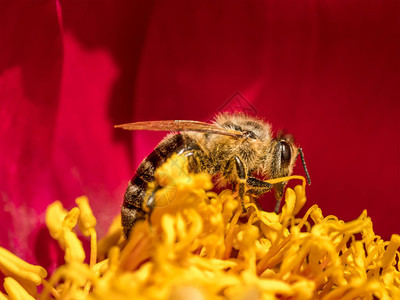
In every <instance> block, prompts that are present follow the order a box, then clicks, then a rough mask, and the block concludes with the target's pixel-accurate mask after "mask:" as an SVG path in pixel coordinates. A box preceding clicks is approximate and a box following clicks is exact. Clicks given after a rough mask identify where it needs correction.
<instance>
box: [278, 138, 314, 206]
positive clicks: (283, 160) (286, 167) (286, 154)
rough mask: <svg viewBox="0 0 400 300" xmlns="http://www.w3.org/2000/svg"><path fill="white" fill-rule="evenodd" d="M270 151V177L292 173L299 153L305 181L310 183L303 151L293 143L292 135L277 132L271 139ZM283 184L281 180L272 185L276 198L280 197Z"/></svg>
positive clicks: (284, 183)
mask: <svg viewBox="0 0 400 300" xmlns="http://www.w3.org/2000/svg"><path fill="white" fill-rule="evenodd" d="M271 151H272V161H271V175H272V176H271V177H272V178H279V177H285V176H290V175H292V173H293V167H294V165H295V162H296V159H297V156H298V155H299V154H300V157H301V161H302V163H303V167H304V171H305V173H306V177H307V182H308V184H311V180H310V175H309V173H308V170H307V167H306V164H305V161H304V156H303V151H302V149H301V148H299V147H297V146H296V145H295V144H294V139H293V136H292V135H289V134H284V133H282V132H280V133H278V135H277V137H276V138H275V139H274V140H272V145H271ZM285 185H286V182H281V183H277V184H275V185H274V188H275V196H276V198H277V199H280V198H282V195H283V189H284V187H285Z"/></svg>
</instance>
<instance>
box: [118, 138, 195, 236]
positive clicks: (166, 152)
mask: <svg viewBox="0 0 400 300" xmlns="http://www.w3.org/2000/svg"><path fill="white" fill-rule="evenodd" d="M196 147H197V148H198V145H197V143H196V141H195V140H194V139H192V138H191V137H189V136H188V135H185V134H174V135H169V136H167V137H166V138H165V139H164V140H163V141H161V143H160V144H159V145H158V146H157V147H156V148H155V149H154V150H153V151H152V152H151V153H150V154H149V156H147V157H146V158H145V159H144V160H143V161H142V162H141V164H140V165H139V167H138V169H137V170H136V173H135V175H134V176H133V178H132V179H131V180H130V182H129V185H128V188H127V190H126V192H125V196H124V203H123V205H122V208H121V218H122V220H121V221H122V227H123V228H124V233H125V236H129V232H130V230H131V228H132V226H133V225H134V224H135V223H136V222H137V221H139V220H144V219H145V217H146V212H145V211H144V210H143V208H142V205H143V201H144V199H145V195H146V190H147V186H148V183H149V182H152V181H154V172H155V171H156V169H157V168H158V167H160V166H161V165H162V164H163V163H164V162H165V161H166V160H167V159H168V157H170V156H171V155H172V154H173V153H178V152H180V151H181V150H183V151H185V149H192V148H196Z"/></svg>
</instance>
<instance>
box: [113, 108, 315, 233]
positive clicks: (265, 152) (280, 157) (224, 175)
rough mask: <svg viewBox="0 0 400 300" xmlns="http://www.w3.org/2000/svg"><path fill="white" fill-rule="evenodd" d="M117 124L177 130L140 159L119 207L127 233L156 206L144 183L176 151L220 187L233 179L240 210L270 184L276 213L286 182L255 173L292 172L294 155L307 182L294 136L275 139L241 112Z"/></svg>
mask: <svg viewBox="0 0 400 300" xmlns="http://www.w3.org/2000/svg"><path fill="white" fill-rule="evenodd" d="M115 127H116V128H123V129H127V130H153V131H172V132H178V133H171V134H169V135H167V136H166V137H165V138H164V139H163V140H162V141H161V142H160V143H159V144H158V146H157V147H156V148H155V149H154V150H153V151H152V152H151V153H150V154H149V155H148V156H147V157H146V158H145V159H144V160H143V161H142V162H141V164H140V165H139V167H138V169H137V170H136V173H135V175H134V176H133V178H132V179H131V180H130V182H129V185H128V188H127V190H126V193H125V196H124V202H123V204H122V207H121V219H122V227H123V231H124V234H125V236H126V237H128V236H129V233H130V230H131V229H132V227H133V226H134V225H135V223H136V222H138V221H139V220H144V219H145V218H146V216H147V215H148V214H149V213H150V212H151V210H152V208H154V206H155V199H154V194H155V192H153V194H152V195H150V196H147V199H145V198H146V190H147V186H148V184H149V183H150V182H152V181H154V180H155V178H154V172H155V170H156V169H157V168H158V167H160V166H161V165H162V164H163V163H164V162H165V161H166V160H167V158H169V157H170V156H171V155H172V154H174V153H176V154H178V155H184V156H185V157H186V158H187V160H188V165H189V172H206V173H208V174H210V175H213V176H215V178H216V181H217V184H218V185H219V186H221V187H223V186H226V185H228V184H232V186H233V187H234V189H235V190H237V192H238V196H239V198H240V199H241V200H242V205H243V209H244V204H243V197H244V196H245V195H252V196H260V195H262V194H264V193H266V192H268V191H270V190H271V189H273V190H274V191H275V198H276V201H277V202H276V206H275V211H276V212H278V211H279V207H280V202H281V199H282V196H283V192H284V187H285V185H286V183H287V181H285V182H280V183H276V184H270V183H268V182H266V181H263V180H262V179H259V177H260V176H261V177H262V178H268V179H273V178H280V177H285V176H290V175H291V174H292V172H293V167H294V164H295V161H296V159H297V156H298V155H300V157H301V160H302V163H303V167H304V171H305V173H306V177H307V181H308V183H309V184H311V181H310V176H309V174H308V171H307V168H306V165H305V161H304V155H303V152H302V150H301V148H299V147H298V146H296V145H295V143H294V140H293V137H292V136H291V135H287V134H283V133H278V134H277V136H276V137H275V138H274V137H273V136H272V132H271V125H270V124H269V123H267V122H265V121H263V120H262V119H260V118H256V117H253V116H249V115H246V114H243V113H221V114H219V115H217V116H216V118H215V121H214V122H213V123H205V122H198V121H185V120H169V121H148V122H137V123H128V124H122V125H116V126H115ZM256 176H257V177H256ZM144 205H146V206H147V208H148V210H146V209H145V207H144ZM244 211H245V209H244Z"/></svg>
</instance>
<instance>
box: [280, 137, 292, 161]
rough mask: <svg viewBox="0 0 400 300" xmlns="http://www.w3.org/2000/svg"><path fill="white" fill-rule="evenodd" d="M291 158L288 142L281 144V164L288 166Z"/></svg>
mask: <svg viewBox="0 0 400 300" xmlns="http://www.w3.org/2000/svg"><path fill="white" fill-rule="evenodd" d="M291 158H292V157H291V153H290V146H289V145H288V143H286V142H281V164H282V165H283V166H285V167H286V166H288V165H289V163H290V160H291Z"/></svg>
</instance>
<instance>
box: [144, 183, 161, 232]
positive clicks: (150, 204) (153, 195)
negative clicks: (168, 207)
mask: <svg viewBox="0 0 400 300" xmlns="http://www.w3.org/2000/svg"><path fill="white" fill-rule="evenodd" d="M160 188H161V187H160V186H159V185H157V186H156V187H155V188H154V190H153V191H152V192H151V195H150V196H149V198H147V201H146V207H147V209H148V210H149V212H148V215H147V217H148V219H149V224H150V225H151V214H152V213H153V210H154V208H155V207H156V192H157V191H158V190H159V189H160Z"/></svg>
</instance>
